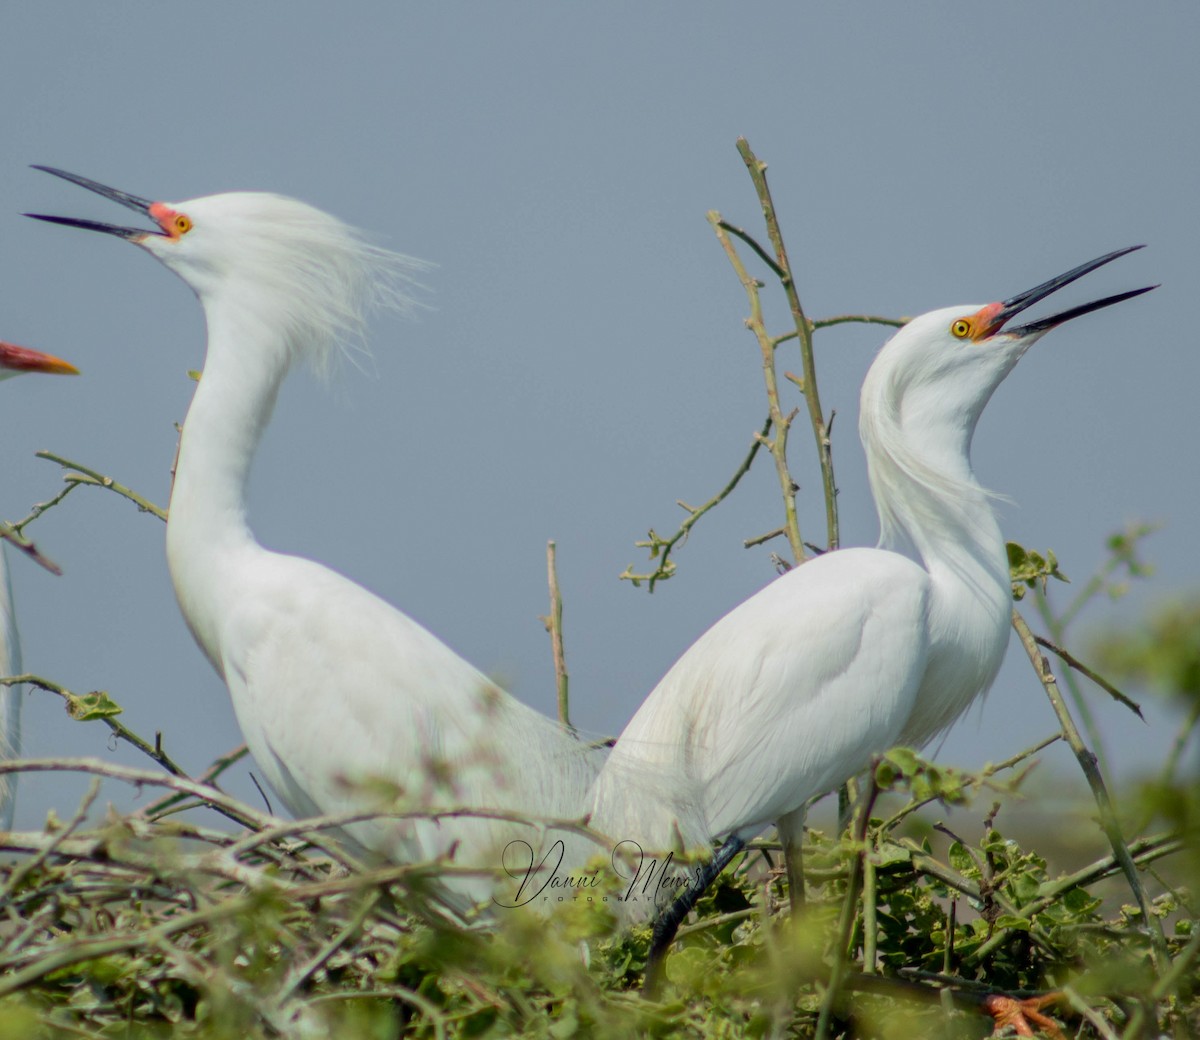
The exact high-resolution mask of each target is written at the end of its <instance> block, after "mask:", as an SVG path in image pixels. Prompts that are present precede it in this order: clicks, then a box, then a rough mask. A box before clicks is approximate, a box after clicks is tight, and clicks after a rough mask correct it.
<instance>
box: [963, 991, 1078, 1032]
mask: <svg viewBox="0 0 1200 1040" xmlns="http://www.w3.org/2000/svg"><path fill="white" fill-rule="evenodd" d="M1061 997H1062V994H1061V993H1045V994H1043V995H1042V996H1040V997H1028V998H1026V999H1025V1000H1017V999H1016V997H1002V996H999V995H997V994H992V996H990V997H988V998H987V999H985V1000H984V1002H983V1010H984V1011H986V1012H987V1013H988V1014H989V1015H991V1016H992V1018H994V1019H995V1020H996V1028H995V1029H994V1030H993V1032H992V1035H993V1036H994V1035H995V1034H996V1033H999V1032H1000V1030H1001V1029H1003V1028H1004V1027H1005V1026H1012V1027H1013V1029H1014V1030H1016V1033H1017V1036H1034V1035H1035V1034H1034V1031H1033V1027H1034V1026H1036V1027H1037V1028H1038V1029H1040V1030H1041V1031H1042V1032H1044V1033H1045V1034H1046V1035H1047V1036H1051V1037H1054V1040H1065V1038H1064V1037H1063V1031H1062V1030H1061V1029H1059V1028H1058V1023H1057V1022H1055V1021H1054V1019H1052V1018H1048V1017H1047V1016H1046V1015H1043V1014H1042V1008H1044V1007H1045V1006H1046V1005H1047V1004H1053V1003H1055V1002H1056V1001H1057V1000H1059V999H1061Z"/></svg>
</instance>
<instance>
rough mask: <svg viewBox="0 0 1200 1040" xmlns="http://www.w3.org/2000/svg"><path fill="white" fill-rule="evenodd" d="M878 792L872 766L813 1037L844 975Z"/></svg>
mask: <svg viewBox="0 0 1200 1040" xmlns="http://www.w3.org/2000/svg"><path fill="white" fill-rule="evenodd" d="M878 796H879V786H878V785H877V784H876V782H875V769H874V768H873V767H872V769H871V770H870V773H869V775H868V780H867V789H866V790H865V791H864V792H863V797H862V802H861V805H860V812H859V814H858V817H857V818H856V819H855V821H854V834H853V839H852V840H853V848H854V855H853V856H852V857H851V860H850V868H849V872H848V876H847V878H846V898H845V901H844V902H843V903H842V913H841V917H840V919H839V920H838V936H837V940H836V945H835V946H834V950H833V967H832V968H831V969H830V973H829V986H828V987H827V988H826V990H825V995H824V997H823V998H822V999H821V1011H820V1014H819V1015H818V1016H817V1031H816V1034H815V1040H828V1037H829V1025H830V1020H831V1019H832V1017H833V1009H834V1006H835V1005H836V1003H837V1000H838V996H839V995H840V993H841V989H842V982H843V979H844V978H845V976H846V970H847V969H846V965H847V961H848V959H849V956H850V951H849V945H850V936H851V933H852V932H853V931H854V919H855V912H854V911H855V908H856V907H857V905H858V890H859V882H860V880H861V878H862V872H863V865H864V863H865V861H866V857H867V828H868V827H869V825H870V822H871V810H872V809H873V808H874V806H875V799H876V798H877V797H878Z"/></svg>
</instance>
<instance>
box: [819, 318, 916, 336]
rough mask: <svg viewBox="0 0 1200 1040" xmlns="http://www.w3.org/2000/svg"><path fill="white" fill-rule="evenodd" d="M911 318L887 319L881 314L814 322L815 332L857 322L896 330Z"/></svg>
mask: <svg viewBox="0 0 1200 1040" xmlns="http://www.w3.org/2000/svg"><path fill="white" fill-rule="evenodd" d="M911 320H912V319H911V318H885V317H883V316H882V315H879V314H839V315H837V316H835V317H833V318H817V319H816V320H815V321H813V322H812V327H813V331H814V332H815V331H816V330H817V329H829V328H832V327H833V326H834V325H848V324H850V323H851V322H856V323H858V324H860V325H890V326H891V327H892V328H894V329H899V328H903V327H904V326H905V325H907V324H908V323H909V322H910V321H911Z"/></svg>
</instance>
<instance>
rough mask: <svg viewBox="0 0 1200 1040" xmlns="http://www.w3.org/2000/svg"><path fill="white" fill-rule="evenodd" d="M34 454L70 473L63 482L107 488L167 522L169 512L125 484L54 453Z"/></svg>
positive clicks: (144, 511) (143, 510)
mask: <svg viewBox="0 0 1200 1040" xmlns="http://www.w3.org/2000/svg"><path fill="white" fill-rule="evenodd" d="M34 454H35V455H36V456H37V457H38V458H39V459H48V460H49V461H51V462H56V463H58V465H60V466H62V467H63V468H64V469H66V470H67V471H68V472H66V473H64V474H63V480H65V481H67V482H68V483H69V484H88V485H92V486H95V487H102V488H107V489H108V490H109V491H113V492H115V493H116V494H118V495H120V496H121V497H122V498H127V499H129V501H130V502H132V503H133V504H134V505H136V506H137V507H138V509H140V510H141V511H142V512H143V513H153V514H154V515H155V516H156V517H158V518H159V519H160V520H162V521H164V522H166V519H167V511H166V510H165V509H163V508H161V507H160V506H156V505H155V504H154V503H153V502H151V501H150V500H149V499H148V498H143V497H142V496H141V495H139V494H138V493H137V492H136V491H133V490H132V489H130V488H127V487H126V486H125V485H124V484H118V483H117V482H116V481H115V480H113V479H112V477H106V476H105V475H104V474H103V473H98V472H97V471H96V470H94V469H89V468H88V467H87V466H81V465H80V464H79V463H78V462H72V461H71V460H70V459H64V458H63V457H62V456H61V455H55V454H54V453H53V452H49V451H39V452H35V453H34ZM71 470H77V471H78V472H74V473H72V472H70V471H71Z"/></svg>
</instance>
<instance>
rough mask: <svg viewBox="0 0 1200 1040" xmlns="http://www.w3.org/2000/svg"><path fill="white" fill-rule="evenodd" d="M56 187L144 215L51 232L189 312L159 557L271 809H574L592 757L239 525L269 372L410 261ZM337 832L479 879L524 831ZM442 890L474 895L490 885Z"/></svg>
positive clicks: (392, 280) (251, 206) (250, 213)
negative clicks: (148, 279)
mask: <svg viewBox="0 0 1200 1040" xmlns="http://www.w3.org/2000/svg"><path fill="white" fill-rule="evenodd" d="M50 172H59V171H50ZM60 175H62V176H66V177H67V179H69V180H73V181H75V182H76V183H80V184H82V185H83V186H85V187H89V188H91V189H93V190H97V191H99V192H100V193H101V194H105V195H107V196H108V197H110V198H114V199H116V200H118V201H120V202H122V203H124V204H126V205H129V206H130V207H131V208H133V209H137V210H139V211H140V212H144V213H147V214H149V215H150V216H151V218H152V219H154V220H155V221H156V223H157V224H158V226H159V228H160V230H159V231H156V232H147V231H144V230H138V229H127V228H114V227H112V226H111V225H98V224H95V223H94V222H87V221H73V220H62V219H61V218H60V222H62V223H68V224H76V225H82V226H85V227H90V228H94V229H98V230H103V231H108V232H110V233H114V234H118V235H120V236H121V237H125V238H129V239H131V240H132V241H134V242H135V243H136V244H138V245H140V246H142V247H143V248H144V249H146V250H147V251H148V252H150V253H151V254H152V255H154V256H155V257H156V258H158V259H159V260H161V261H162V262H163V263H164V264H165V265H166V266H167V267H169V268H171V269H172V270H173V271H175V273H177V274H178V275H179V276H180V277H181V278H183V280H184V281H185V282H187V284H188V285H189V286H190V287H191V288H192V289H193V290H194V291H195V292H196V295H197V296H198V298H199V299H200V302H201V304H202V305H203V307H204V312H205V317H206V319H207V324H208V348H207V356H206V360H205V365H204V371H203V375H202V377H201V379H200V383H199V386H198V387H197V389H196V393H195V396H194V398H193V401H192V405H191V408H190V409H189V411H188V415H187V419H186V422H185V424H184V428H183V433H182V437H181V441H180V447H179V458H178V462H177V465H176V472H175V484H174V488H173V491H172V495H171V503H170V514H169V521H168V524H167V562H168V565H169V568H170V572H171V578H172V581H173V583H174V586H175V592H176V596H177V598H178V601H179V605H180V608H181V610H182V612H183V616H184V618H185V620H186V621H187V624H188V627H189V628H190V629H191V631H192V633H193V635H194V636H195V638H196V640H197V642H198V643H199V645H200V647H201V648H202V649H203V651H204V653H205V654H206V655H207V657H208V659H209V660H210V661H211V662H212V664H213V667H214V668H216V670H217V672H218V673H219V674H220V675H221V677H222V678H223V679H224V680H225V682H226V684H227V686H228V688H229V693H230V696H231V698H232V700H233V707H234V710H235V712H236V714H237V719H238V723H239V725H240V727H241V729H242V733H243V735H244V736H245V739H246V743H247V745H248V746H249V748H250V751H251V753H252V754H253V756H254V759H255V761H256V763H257V764H258V767H259V768H260V769H261V770H262V772H263V774H264V775H265V776H266V778H267V780H268V781H269V783H270V785H271V787H272V788H273V789H274V790H275V791H276V793H277V794H278V795H279V797H280V798H281V799H282V800H283V802H284V804H285V805H286V806H287V808H288V809H289V810H290V811H291V812H292V813H294V814H296V815H298V816H310V815H315V814H319V813H331V812H340V811H347V810H355V809H361V808H363V807H364V806H371V805H387V804H389V803H394V802H395V799H396V795H397V793H398V792H399V793H401V794H402V795H403V797H402V799H401V802H402V803H403V804H404V805H405V806H407V807H410V808H416V809H444V808H454V807H459V806H463V807H467V808H468V809H480V810H485V811H487V810H494V811H499V812H510V813H514V814H519V815H521V816H524V817H527V818H529V817H532V818H535V819H565V818H579V817H582V816H583V815H584V813H585V811H586V808H587V801H586V792H587V790H588V787H589V785H590V783H591V782H592V780H593V779H594V777H595V774H596V772H597V770H598V768H599V764H600V753H599V752H597V751H595V750H592V749H590V748H588V747H587V746H585V745H583V744H581V743H580V742H579V741H578V740H576V739H575V738H574V737H573V736H572V735H570V734H569V733H568V732H567V731H566V730H564V729H563V728H562V727H561V726H559V725H558V724H556V723H555V722H552V721H551V720H549V719H547V718H545V717H544V716H542V715H539V714H538V713H537V712H535V711H533V710H532V709H531V708H528V707H527V706H525V705H523V704H521V703H520V702H519V701H517V700H515V699H514V698H512V697H511V696H509V695H508V694H506V693H505V692H503V691H502V690H500V689H499V688H498V687H497V686H496V685H495V684H494V683H492V682H491V681H490V680H488V679H487V678H486V677H485V676H484V675H482V674H481V673H480V672H479V671H477V670H476V669H475V668H473V667H472V666H471V665H469V664H468V663H467V662H466V661H464V660H463V659H462V658H460V657H459V656H458V655H457V654H455V653H454V652H453V651H452V650H450V649H449V648H448V647H447V646H446V645H445V644H443V643H442V642H440V641H439V640H438V639H437V638H436V637H434V636H433V635H432V634H431V633H429V632H428V631H427V630H426V629H424V628H422V627H421V626H420V625H419V624H417V623H416V622H415V621H413V620H412V619H411V618H409V617H407V616H405V615H404V614H402V613H401V612H400V611H398V610H396V609H395V608H394V607H392V606H390V605H389V604H387V603H385V602H384V601H383V600H381V599H379V598H378V597H376V596H374V595H373V594H371V593H370V592H368V591H366V590H365V589H364V588H362V587H361V586H359V585H357V584H355V583H354V582H352V581H350V580H348V579H347V578H345V577H343V576H342V575H340V574H337V573H335V572H334V571H331V570H329V569H328V568H326V567H324V566H322V565H320V564H318V563H314V562H312V561H310V560H305V559H301V558H298V557H295V556H287V555H283V554H280V553H276V552H271V551H269V550H267V549H265V548H263V547H262V546H261V545H259V544H258V542H257V541H256V540H255V538H254V536H253V534H252V533H251V530H250V528H249V526H248V523H247V519H246V502H245V492H246V482H247V478H248V474H249V469H250V465H251V461H252V459H253V456H254V453H255V449H256V448H257V446H258V443H259V440H260V438H261V436H262V433H263V430H264V429H265V427H266V425H267V422H268V420H269V418H270V415H271V410H272V407H273V405H274V402H275V398H276V395H277V393H278V390H279V386H280V383H281V381H282V380H283V378H284V376H285V374H286V372H287V371H288V369H289V368H290V366H291V365H292V364H293V363H294V362H295V361H297V360H309V361H316V362H317V363H320V362H321V360H322V359H323V357H324V356H325V355H326V354H327V353H328V352H329V351H330V350H332V349H333V347H334V345H335V343H336V341H337V340H338V339H339V338H340V337H343V336H345V335H346V334H353V333H355V332H357V331H358V330H359V328H360V323H361V320H362V314H363V311H364V309H365V308H366V307H367V306H369V305H370V304H371V303H373V302H381V301H382V302H389V301H390V302H398V303H400V304H403V303H404V302H405V300H404V299H403V298H399V297H397V295H396V288H395V286H396V284H397V283H396V277H397V276H399V277H400V278H401V279H403V277H404V274H405V269H406V267H407V269H409V270H411V268H412V266H413V262H412V261H407V262H406V261H404V259H403V258H400V257H397V256H395V255H394V254H389V253H385V252H384V251H382V250H379V249H375V248H373V247H370V246H367V245H365V244H364V243H363V242H362V240H361V239H360V237H359V236H358V235H357V233H355V232H354V231H353V230H352V229H350V228H348V227H346V226H345V225H343V224H341V223H340V222H339V221H337V220H335V219H334V218H332V217H330V216H328V215H327V214H325V213H322V212H320V211H318V210H315V209H313V208H312V207H310V206H307V205H305V204H304V203H300V202H297V201H295V200H291V199H284V198H280V197H278V196H273V195H264V194H259V193H232V194H225V195H214V196H208V197H205V198H199V199H193V200H190V201H188V202H181V203H172V204H170V205H167V204H163V203H153V204H151V203H149V202H145V201H144V200H140V199H135V198H134V197H132V196H128V195H125V194H123V193H120V192H115V191H113V190H112V189H107V188H103V187H102V186H100V185H96V184H95V183H94V182H91V181H86V180H84V179H83V178H77V177H75V176H73V175H66V174H61V173H60ZM401 284H402V283H401ZM347 833H348V834H349V835H350V836H351V837H352V838H353V839H354V840H355V841H356V842H357V843H358V844H360V845H362V846H364V847H365V848H368V849H371V850H373V851H376V852H378V853H381V854H383V855H386V856H388V857H390V858H392V859H397V860H401V861H421V860H428V859H433V858H439V857H440V858H444V859H446V860H449V861H452V862H453V863H454V864H456V865H465V866H468V867H475V868H485V869H491V870H494V869H497V868H499V867H500V866H501V861H502V852H503V849H504V847H505V846H506V845H507V843H508V842H509V841H512V840H516V839H520V840H524V841H529V842H532V843H533V844H535V845H536V844H537V843H538V841H539V837H538V833H537V831H536V829H535V828H533V827H530V826H528V825H521V824H519V823H516V822H512V821H509V820H499V819H481V818H479V817H471V816H469V815H463V816H446V817H442V818H440V819H435V818H423V819H422V818H418V819H397V818H395V817H389V818H380V819H378V820H374V821H367V822H362V823H355V824H353V825H351V826H349V827H348V828H347ZM518 858H519V857H518ZM450 888H451V890H452V891H453V892H456V893H459V894H465V895H466V896H468V897H470V898H471V899H478V898H482V897H485V896H486V895H487V893H488V892H489V891H490V880H487V881H484V882H483V883H481V882H480V880H479V879H478V878H474V879H471V878H461V879H460V880H459V881H458V882H457V883H455V884H453V885H451V886H450ZM459 903H460V905H461V900H459Z"/></svg>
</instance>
